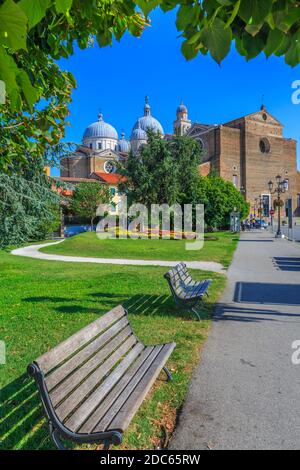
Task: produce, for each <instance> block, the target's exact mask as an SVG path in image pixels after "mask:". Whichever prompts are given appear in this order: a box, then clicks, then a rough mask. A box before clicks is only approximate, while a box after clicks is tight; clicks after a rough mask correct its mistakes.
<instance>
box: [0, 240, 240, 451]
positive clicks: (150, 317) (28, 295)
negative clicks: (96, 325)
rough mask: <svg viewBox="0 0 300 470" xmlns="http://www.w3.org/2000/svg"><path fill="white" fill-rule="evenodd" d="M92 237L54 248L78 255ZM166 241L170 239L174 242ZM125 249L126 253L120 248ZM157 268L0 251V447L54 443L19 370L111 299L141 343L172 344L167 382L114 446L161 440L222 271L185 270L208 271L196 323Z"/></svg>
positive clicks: (220, 283) (108, 305) (38, 446)
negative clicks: (3, 356)
mask: <svg viewBox="0 0 300 470" xmlns="http://www.w3.org/2000/svg"><path fill="white" fill-rule="evenodd" d="M92 240H93V234H87V235H85V236H81V237H76V238H73V239H71V240H68V241H67V242H66V244H65V245H64V246H62V247H60V250H62V251H68V248H69V249H70V250H72V249H73V251H74V250H75V252H76V254H78V248H75V245H76V243H79V244H80V245H82V246H85V249H86V252H85V253H81V252H80V254H87V253H88V251H89V250H88V247H89V246H92V245H91V244H92ZM230 240H231V236H228V235H223V236H222V243H223V244H224V245H226V246H228V247H229V251H230V252H231V253H232V250H233V246H234V245H235V243H233V242H232V241H230ZM74 243H75V245H74ZM102 243H104V244H105V246H106V245H107V247H108V248H109V247H110V254H109V255H110V256H111V255H112V254H114V255H115V256H120V249H121V248H118V249H117V248H115V251H113V250H114V248H113V246H114V245H113V243H114V242H113V241H111V242H107V243H105V242H102ZM102 243H101V242H99V248H97V249H94V253H93V254H95V251H96V252H97V253H98V254H99V255H100V253H101V251H102V248H100V247H101V246H102V247H103V244H102ZM126 243H127V242H124V241H120V242H117V243H116V245H115V246H116V247H117V246H118V247H121V246H122V244H123V246H125V244H126ZM131 243H132V246H133V247H134V246H135V247H138V246H139V242H131ZM146 243H147V242H146ZM146 243H145V242H143V244H146ZM152 245H155V242H153V243H152V244H151V243H149V247H150V246H152ZM172 245H174V246H177V242H175V243H174V244H173V243H172ZM219 245H221V243H217V242H216V243H215V244H214V245H213V246H214V247H216V248H217V252H218V253H219V254H218V255H216V256H215V257H212V258H213V259H216V258H217V259H218V260H220V258H221V259H223V260H224V259H228V256H229V255H228V254H227V255H226V256H225V251H226V250H224V249H223V254H222V255H221V253H222V249H221V246H219ZM130 246H131V245H130ZM142 246H143V245H142ZM157 246H161V247H163V248H161V251H159V253H160V252H161V253H166V254H168V255H169V257H170V256H172V252H170V251H171V250H169V249H167V250H166V251H164V250H165V248H164V246H165V243H164V242H162V243H161V244H160V242H158V243H157ZM56 250H58V247H57V249H56ZM176 250H177V249H175V250H174V253H173V256H174V257H175V258H176V257H177V256H178V253H179V252H178V250H177V251H176ZM207 251H210V252H211V248H209V249H208V248H207ZM123 253H124V252H123ZM125 253H126V256H128V255H129V253H128V252H127V251H126V250H125ZM145 253H147V250H146V249H145V248H144V252H143V253H140V255H141V256H145ZM150 253H151V252H150ZM157 253H158V252H157V251H156V252H155V257H156V256H158V255H157ZM186 253H188V252H186ZM204 253H206V252H205V250H204V251H203V254H204ZM90 254H92V253H90ZM101 255H102V253H101ZM106 255H107V256H108V253H107V252H106ZM131 255H132V256H133V252H131ZM206 257H208V254H207V253H206ZM179 258H181V257H179ZM164 272H165V269H164V268H160V267H135V266H111V265H93V264H75V263H74V264H72V263H67V264H66V263H59V262H52V261H41V260H34V259H28V258H21V257H17V256H12V255H10V254H9V253H7V252H4V251H0V273H1V274H0V314H1V324H0V339H1V340H4V341H5V343H6V350H7V362H6V364H5V365H0V384H1V401H2V410H1V414H0V429H1V433H0V434H1V436H0V441H1V448H2V449H49V448H50V449H51V448H54V445H53V444H52V442H51V440H50V438H49V434H48V428H47V426H46V424H45V420H44V418H43V414H42V410H41V406H40V404H39V400H38V397H37V393H36V389H35V387H34V386H33V382H32V381H31V379H29V378H28V377H27V374H26V367H27V365H28V363H30V362H31V361H32V360H33V359H35V358H36V357H38V356H39V355H40V354H41V353H43V352H45V351H47V350H48V349H49V348H51V347H53V346H55V345H56V344H57V343H59V342H60V341H62V340H63V339H65V338H67V337H68V336H70V335H71V334H72V333H74V332H76V331H78V330H79V329H80V328H82V327H83V326H85V325H87V324H88V323H90V322H91V321H93V320H94V319H96V318H97V317H98V316H99V315H102V314H104V313H105V312H106V311H108V310H109V309H111V308H112V307H114V306H115V305H117V304H119V303H122V304H123V305H124V306H125V307H127V308H128V310H129V314H130V319H131V322H132V325H133V327H134V329H135V331H136V333H137V335H138V336H139V337H140V338H141V340H143V341H144V342H145V343H149V344H151V343H160V342H169V341H175V342H176V343H177V348H176V349H175V351H174V353H173V354H172V356H171V358H170V361H169V363H168V364H169V367H170V369H171V370H172V372H173V374H174V380H173V382H170V383H166V382H165V381H164V380H158V381H156V384H155V386H154V388H153V389H152V391H151V393H150V395H149V397H148V399H147V400H145V401H144V403H143V405H142V407H141V408H140V410H139V412H138V414H137V415H136V416H135V418H134V420H133V422H132V423H131V425H130V427H129V429H128V430H127V432H126V434H125V435H124V442H123V444H122V446H123V448H129V449H145V448H146V449H149V448H150V449H151V448H154V447H156V446H158V445H162V446H165V445H166V444H167V441H168V437H169V435H170V433H171V432H172V430H173V427H174V423H175V420H176V412H177V410H178V409H179V408H180V406H181V405H182V402H183V400H184V397H185V394H186V391H187V387H188V383H189V380H190V377H191V374H192V371H193V369H194V367H195V365H196V364H197V362H198V359H199V354H200V350H201V347H202V345H203V342H204V341H205V339H206V337H207V334H208V330H209V326H210V320H209V316H210V313H211V311H212V308H213V305H214V303H215V301H216V299H217V297H218V295H219V294H220V293H221V291H222V289H223V287H224V284H225V277H224V276H223V275H218V274H213V273H204V272H201V271H194V272H193V275H194V277H195V278H198V279H202V278H204V277H211V278H212V279H213V280H214V282H213V284H212V286H211V287H210V294H211V296H210V298H209V299H207V301H205V304H204V306H203V307H204V309H203V316H204V318H205V319H204V320H203V321H201V322H197V321H196V320H195V317H194V316H191V315H189V314H187V313H184V312H181V311H177V310H176V309H175V307H174V304H173V301H172V299H171V298H170V296H169V291H168V287H167V284H166V282H165V280H164V279H163V277H162V276H163V273H164ZM163 378H164V375H163V374H162V375H161V379H163Z"/></svg>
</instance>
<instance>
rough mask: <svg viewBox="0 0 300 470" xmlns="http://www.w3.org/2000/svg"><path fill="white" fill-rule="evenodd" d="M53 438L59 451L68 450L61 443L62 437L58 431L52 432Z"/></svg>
mask: <svg viewBox="0 0 300 470" xmlns="http://www.w3.org/2000/svg"><path fill="white" fill-rule="evenodd" d="M51 437H52V440H53V442H54V444H55V445H56V447H57V448H58V450H68V449H67V448H66V447H65V446H64V445H63V443H62V442H61V440H60V437H59V435H58V432H57V431H56V429H54V430H51Z"/></svg>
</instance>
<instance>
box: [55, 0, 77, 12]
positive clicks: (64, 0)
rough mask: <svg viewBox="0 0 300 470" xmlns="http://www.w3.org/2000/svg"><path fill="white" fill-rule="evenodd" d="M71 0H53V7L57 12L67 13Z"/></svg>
mask: <svg viewBox="0 0 300 470" xmlns="http://www.w3.org/2000/svg"><path fill="white" fill-rule="evenodd" d="M72 3H73V0H55V8H56V11H57V12H58V13H67V11H69V10H70V8H71V6H72Z"/></svg>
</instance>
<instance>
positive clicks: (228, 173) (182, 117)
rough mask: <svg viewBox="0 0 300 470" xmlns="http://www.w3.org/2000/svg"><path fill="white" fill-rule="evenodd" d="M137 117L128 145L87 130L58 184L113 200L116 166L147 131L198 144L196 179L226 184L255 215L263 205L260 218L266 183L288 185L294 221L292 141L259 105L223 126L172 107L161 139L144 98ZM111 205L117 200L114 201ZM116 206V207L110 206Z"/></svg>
mask: <svg viewBox="0 0 300 470" xmlns="http://www.w3.org/2000/svg"><path fill="white" fill-rule="evenodd" d="M143 111H144V112H143V116H141V117H139V118H138V119H137V121H136V122H135V124H134V126H133V128H132V131H131V135H130V140H128V139H126V136H125V134H124V132H122V133H121V136H120V137H119V135H118V132H117V130H116V129H115V127H113V126H112V125H111V124H109V123H107V122H105V120H104V116H103V115H102V114H99V116H98V120H97V121H96V122H93V123H92V124H90V125H89V126H88V127H87V128H86V130H85V131H84V134H83V139H82V144H81V145H79V146H78V148H77V149H76V151H75V152H74V153H73V154H72V155H70V156H68V157H67V158H65V159H63V160H62V162H61V177H60V179H61V180H63V181H68V182H70V183H74V184H76V183H78V182H80V181H84V180H85V181H91V180H95V179H96V180H98V181H100V182H101V183H105V184H108V185H110V186H111V188H112V191H113V192H114V194H115V195H117V187H118V182H119V179H120V176H119V175H118V174H117V171H116V170H117V162H118V161H122V160H124V159H126V158H127V157H128V154H129V152H130V151H132V152H133V154H135V155H138V154H139V152H140V150H141V148H142V146H143V145H145V144H146V143H147V131H148V130H149V129H152V130H153V131H154V132H157V133H158V134H159V135H160V136H161V138H165V139H168V140H170V139H173V138H174V136H176V135H178V136H180V135H187V136H189V137H191V138H193V139H195V140H197V141H198V143H199V144H200V146H201V148H202V162H201V164H200V166H199V173H200V174H201V175H203V176H206V175H208V174H210V173H212V172H214V173H215V174H218V175H219V176H221V177H222V178H224V179H225V180H227V181H231V182H232V183H233V184H234V185H235V186H236V188H237V189H238V190H240V191H241V193H242V194H243V195H244V196H245V198H246V199H247V201H249V202H250V205H251V207H252V212H254V213H255V210H256V209H255V200H257V197H258V196H261V197H262V198H263V200H264V214H265V216H266V217H268V215H269V210H270V209H271V208H272V207H273V200H272V195H271V194H270V193H269V190H268V184H267V183H268V181H269V180H270V179H274V175H276V174H280V175H281V176H282V177H283V178H285V179H286V180H287V181H288V187H289V189H288V191H287V192H286V201H285V202H287V201H288V199H291V200H292V203H293V212H294V216H297V217H300V174H299V172H298V170H297V156H296V144H297V143H296V141H295V140H293V139H288V138H285V137H284V135H283V125H282V123H281V122H280V121H278V119H276V117H274V116H273V115H272V114H271V113H269V112H268V111H267V110H266V108H265V106H264V105H262V106H261V108H260V109H259V110H258V111H255V112H254V113H251V114H247V115H245V116H242V117H240V118H238V119H234V120H233V121H229V122H225V123H223V124H204V123H199V122H192V121H191V120H190V119H189V116H188V109H187V107H186V106H185V104H184V103H183V102H181V104H180V105H179V106H178V107H177V110H176V119H175V121H174V123H173V133H172V134H165V132H164V130H163V127H162V125H161V124H160V122H159V121H158V120H157V119H156V118H155V117H153V116H152V114H151V107H150V104H149V99H148V97H146V98H145V104H144V110H143ZM116 201H117V196H116ZM117 204H118V203H117V202H116V205H117Z"/></svg>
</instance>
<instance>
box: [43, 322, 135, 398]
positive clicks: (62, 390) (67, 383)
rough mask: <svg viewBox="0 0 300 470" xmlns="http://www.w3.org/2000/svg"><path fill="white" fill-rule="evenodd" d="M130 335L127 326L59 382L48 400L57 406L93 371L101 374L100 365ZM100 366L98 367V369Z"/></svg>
mask: <svg viewBox="0 0 300 470" xmlns="http://www.w3.org/2000/svg"><path fill="white" fill-rule="evenodd" d="M131 334H132V332H131V328H130V327H129V326H127V327H126V328H125V329H124V330H122V331H121V332H120V333H119V334H118V335H117V336H115V337H114V338H113V339H112V340H111V341H110V342H109V343H107V344H106V346H104V348H102V349H100V350H99V351H98V352H97V353H96V354H95V355H94V356H92V357H91V358H90V359H89V360H88V361H87V362H86V363H85V364H83V365H82V366H81V367H80V368H79V369H77V370H76V371H75V372H74V373H73V374H72V375H70V376H69V377H68V378H67V379H66V380H64V381H63V382H61V383H60V384H59V386H58V387H57V388H55V389H54V390H53V391H52V392H51V393H50V398H51V400H52V403H53V405H54V406H56V405H58V403H60V402H61V401H62V400H63V399H64V398H65V397H66V396H67V395H69V393H71V392H72V390H74V388H76V387H78V385H79V384H80V383H81V382H82V381H83V380H84V379H85V378H86V377H88V376H89V375H90V374H91V372H93V371H94V370H95V369H96V370H97V372H98V373H101V367H102V366H101V365H100V364H102V362H103V361H104V360H106V359H107V358H108V357H109V356H110V355H111V354H112V353H113V352H114V351H115V350H116V349H117V348H118V347H120V345H121V344H122V343H123V342H124V341H125V339H126V338H128V336H130V335H131ZM99 365H100V367H99Z"/></svg>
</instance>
